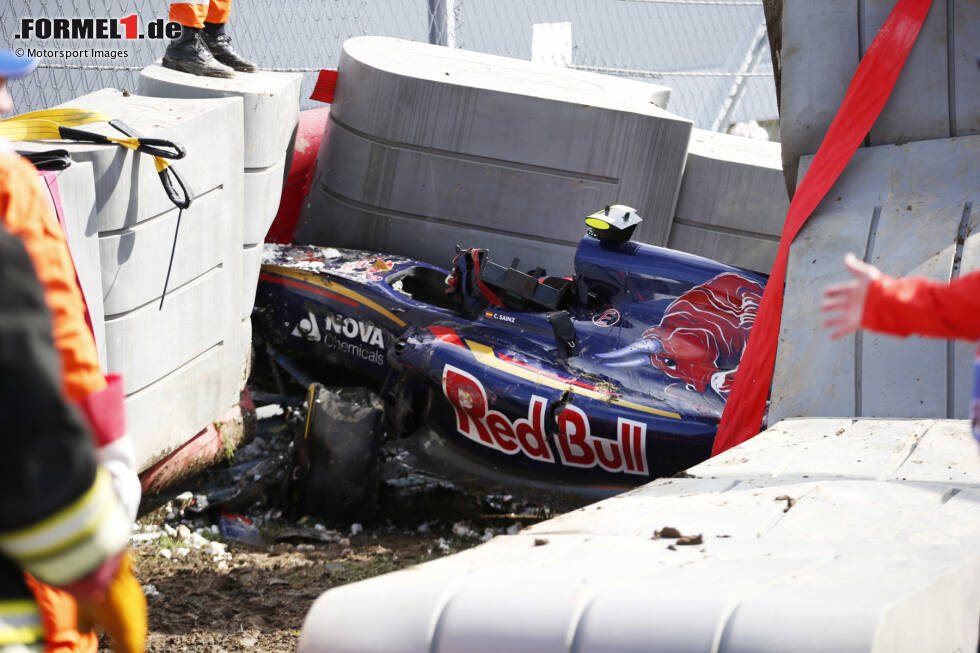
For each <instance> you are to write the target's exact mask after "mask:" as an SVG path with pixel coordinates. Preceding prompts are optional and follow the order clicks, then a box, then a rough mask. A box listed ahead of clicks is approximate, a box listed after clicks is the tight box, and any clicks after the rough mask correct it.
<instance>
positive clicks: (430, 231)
mask: <svg viewBox="0 0 980 653" xmlns="http://www.w3.org/2000/svg"><path fill="white" fill-rule="evenodd" d="M311 203H313V202H308V203H307V209H308V208H309V206H310V204H311ZM315 205H316V206H317V207H318V215H337V214H338V213H339V212H341V211H343V212H344V214H345V215H346V216H347V219H348V221H349V222H348V225H349V226H348V227H347V228H344V229H339V228H338V229H336V230H334V231H331V232H329V235H325V236H324V237H323V238H322V239H319V240H317V241H315V242H323V243H328V244H329V245H330V246H333V247H348V248H352V249H368V251H380V252H382V253H384V254H400V255H402V256H409V257H412V258H417V259H419V260H422V261H427V262H429V263H432V264H433V265H439V266H441V267H444V268H448V267H449V264H450V262H451V261H452V259H453V256H455V254H456V245H457V244H458V245H459V246H460V247H464V248H466V247H482V248H486V249H489V250H490V257H491V258H492V259H494V260H498V261H501V262H502V263H506V264H507V265H509V264H510V262H511V260H512V259H513V258H514V257H517V258H519V259H520V260H521V267H522V268H524V267H527V268H528V269H531V268H533V267H535V266H541V267H543V268H545V269H546V270H547V271H548V273H549V274H571V273H573V272H574V269H575V265H574V264H575V250H576V246H577V243H578V241H577V240H576V241H575V242H574V243H572V242H568V241H564V239H562V242H555V241H551V242H549V243H548V244H547V246H546V247H545V246H543V244H542V241H540V240H537V239H533V240H532V239H530V238H527V237H524V238H522V237H520V236H517V235H514V234H505V233H500V232H497V231H495V230H493V226H492V223H491V224H490V225H487V227H486V228H481V227H479V226H471V227H466V228H463V227H461V226H460V225H454V224H445V223H443V222H436V221H434V220H419V219H418V218H417V217H416V216H412V215H409V216H405V215H402V214H400V213H398V212H395V211H385V212H381V211H379V210H378V209H365V208H363V207H362V206H359V205H353V204H349V203H346V202H344V201H342V200H340V199H337V198H335V197H332V196H330V195H324V196H323V197H322V198H321V199H320V200H319V201H317V202H315ZM576 222H577V223H578V226H577V227H576V229H577V231H576V232H572V231H571V229H572V227H571V226H569V228H568V233H570V234H571V233H575V234H578V235H581V234H582V233H584V230H585V227H584V226H583V225H584V223H585V216H579V218H578V220H577V221H576ZM297 239H298V240H300V236H297ZM302 242H307V240H306V239H305V238H303V239H302ZM366 242H372V243H373V242H380V243H384V245H385V246H384V247H379V248H377V249H376V250H372V249H371V248H365V247H364V243H366Z"/></svg>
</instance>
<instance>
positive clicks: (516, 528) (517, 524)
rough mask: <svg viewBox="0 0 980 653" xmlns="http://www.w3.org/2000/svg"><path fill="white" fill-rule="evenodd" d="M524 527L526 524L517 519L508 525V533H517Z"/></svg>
mask: <svg viewBox="0 0 980 653" xmlns="http://www.w3.org/2000/svg"><path fill="white" fill-rule="evenodd" d="M522 528H524V524H522V523H521V522H519V521H516V522H514V523H513V524H511V525H510V526H508V527H507V534H508V535H517V534H518V533H519V532H520V531H521V529H522Z"/></svg>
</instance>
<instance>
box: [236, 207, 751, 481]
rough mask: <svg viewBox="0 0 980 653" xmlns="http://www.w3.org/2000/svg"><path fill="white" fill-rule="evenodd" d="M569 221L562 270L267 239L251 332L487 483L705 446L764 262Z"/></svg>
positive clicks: (659, 470)
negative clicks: (352, 391) (735, 260)
mask: <svg viewBox="0 0 980 653" xmlns="http://www.w3.org/2000/svg"><path fill="white" fill-rule="evenodd" d="M639 222H640V218H639V217H638V216H637V215H636V213H635V211H634V210H633V209H630V208H628V207H623V206H619V205H617V206H612V207H607V208H606V209H605V210H604V211H600V212H598V213H596V214H594V215H592V216H589V217H588V218H587V220H586V223H587V225H588V226H589V232H588V233H587V235H585V236H584V237H583V238H582V240H581V242H580V243H579V246H578V250H577V253H576V257H575V275H574V276H547V275H546V274H545V273H544V271H543V270H532V271H531V272H530V273H526V272H522V271H520V270H518V269H517V266H518V265H519V263H518V262H517V261H514V262H513V264H511V265H500V264H499V263H498V261H497V260H494V259H491V257H490V254H489V252H487V251H485V250H479V249H470V250H462V251H459V252H458V254H457V255H456V257H455V259H453V262H452V268H451V269H450V270H444V269H440V268H437V267H434V266H432V265H429V264H427V263H422V262H419V261H414V260H410V259H407V258H403V257H399V256H390V255H386V254H377V253H369V252H361V251H353V250H340V249H333V248H328V247H314V246H283V245H268V246H267V248H266V250H265V254H264V259H263V266H262V272H261V276H260V281H259V288H258V297H257V299H256V306H257V308H256V312H255V314H254V317H255V325H256V332H257V334H258V335H259V336H260V337H261V338H262V339H263V340H264V341H265V342H266V343H268V344H269V345H270V346H271V347H273V348H274V349H275V350H276V351H278V352H282V354H284V355H285V356H287V357H288V358H289V359H290V360H292V361H294V362H295V363H298V364H300V365H302V366H304V367H306V369H314V368H316V367H317V366H322V365H326V366H328V367H329V368H333V369H334V370H337V369H339V370H342V371H343V373H339V374H338V373H336V372H334V373H333V374H332V376H330V377H326V378H324V377H325V374H324V373H323V372H322V369H323V368H322V367H321V368H320V370H321V371H319V372H314V373H312V374H311V376H312V378H316V379H318V380H321V381H324V382H325V383H328V384H334V385H350V384H351V383H352V381H351V379H352V378H355V377H356V378H358V379H361V380H363V382H364V383H365V384H367V385H372V386H374V387H375V388H376V389H377V390H379V392H380V395H381V397H382V399H383V402H384V406H385V408H384V410H385V413H386V423H387V433H388V436H387V437H388V439H389V441H391V440H392V439H394V438H401V437H406V436H409V435H413V434H414V436H413V437H415V438H418V439H419V442H420V444H419V446H418V448H417V449H418V451H419V452H420V454H419V455H421V456H422V457H423V459H425V460H428V461H430V462H431V464H432V465H433V468H437V467H438V468H440V469H443V470H445V469H450V470H457V472H458V473H459V474H460V475H467V476H469V477H473V478H477V479H482V480H486V481H488V482H490V483H493V484H495V485H497V486H504V487H516V486H519V485H521V484H523V485H525V486H531V487H537V488H542V489H549V490H557V491H559V492H574V493H577V494H582V495H587V496H598V495H603V494H610V493H612V492H615V491H618V490H621V489H624V488H627V487H630V486H635V485H638V484H640V483H643V482H646V481H648V480H651V479H653V478H654V477H657V476H663V475H669V474H673V473H676V472H677V471H679V470H682V469H685V468H687V467H689V466H691V465H693V464H695V463H697V462H700V461H702V460H704V459H705V458H707V457H708V456H709V455H710V451H711V445H712V441H713V439H714V436H715V431H716V429H717V425H718V421H719V419H720V417H721V413H722V409H723V408H724V404H725V399H726V397H727V396H728V393H729V390H730V388H731V384H732V379H733V376H734V373H735V371H736V369H737V367H738V364H739V359H740V357H741V355H742V351H743V349H744V348H745V345H746V343H747V341H748V335H749V330H750V329H751V328H752V324H753V322H754V319H755V315H756V311H757V309H758V306H759V302H760V299H761V296H762V290H763V286H764V284H765V279H764V278H763V277H761V276H759V275H757V274H754V273H751V272H747V271H745V270H741V269H738V268H733V267H730V266H727V265H723V264H721V263H718V262H715V261H711V260H708V259H704V258H701V257H698V256H693V255H690V254H685V253H682V252H677V251H673V250H669V249H664V248H660V247H654V246H650V245H643V244H639V243H636V242H631V241H630V240H629V237H630V235H631V234H632V232H633V230H634V229H635V227H636V225H637V224H638V223H639Z"/></svg>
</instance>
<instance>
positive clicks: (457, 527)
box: [453, 521, 480, 539]
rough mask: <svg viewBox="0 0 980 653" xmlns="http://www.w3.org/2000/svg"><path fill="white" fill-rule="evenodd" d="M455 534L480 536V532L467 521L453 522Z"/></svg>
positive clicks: (471, 536)
mask: <svg viewBox="0 0 980 653" xmlns="http://www.w3.org/2000/svg"><path fill="white" fill-rule="evenodd" d="M453 535H456V536H457V537H470V538H474V539H476V538H479V537H480V534H479V533H478V532H477V531H475V530H473V527H472V526H471V525H470V523H469V522H467V521H458V522H456V523H455V524H453Z"/></svg>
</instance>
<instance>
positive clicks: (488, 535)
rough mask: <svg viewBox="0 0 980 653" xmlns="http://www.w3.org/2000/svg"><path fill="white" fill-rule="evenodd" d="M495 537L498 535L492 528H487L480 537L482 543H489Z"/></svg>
mask: <svg viewBox="0 0 980 653" xmlns="http://www.w3.org/2000/svg"><path fill="white" fill-rule="evenodd" d="M494 535H496V533H494V532H493V529H492V528H485V529H483V535H481V536H480V541H481V542H489V541H490V540H492V539H493V537H494Z"/></svg>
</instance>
